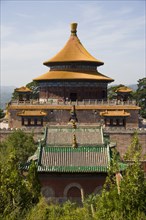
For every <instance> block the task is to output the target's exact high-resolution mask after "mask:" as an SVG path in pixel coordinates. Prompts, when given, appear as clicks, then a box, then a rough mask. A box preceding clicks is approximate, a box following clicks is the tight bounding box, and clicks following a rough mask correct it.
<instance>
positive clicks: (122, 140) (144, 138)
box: [104, 129, 146, 157]
mask: <svg viewBox="0 0 146 220" xmlns="http://www.w3.org/2000/svg"><path fill="white" fill-rule="evenodd" d="M134 131H137V133H138V137H139V142H140V144H141V146H142V154H143V155H146V129H141V130H140V129H137V130H136V129H131V130H130V129H128V130H127V129H126V130H119V129H113V130H105V131H104V133H105V134H108V135H109V136H110V141H111V142H116V144H117V149H118V151H119V152H120V155H121V157H123V155H124V154H125V152H126V150H127V148H128V146H129V145H130V144H131V141H132V138H133V134H134Z"/></svg>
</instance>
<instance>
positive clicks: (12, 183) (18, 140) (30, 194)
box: [0, 131, 40, 219]
mask: <svg viewBox="0 0 146 220" xmlns="http://www.w3.org/2000/svg"><path fill="white" fill-rule="evenodd" d="M23 147H24V148H25V149H23ZM33 147H34V145H33V140H32V137H31V135H26V134H24V132H22V131H17V132H14V133H13V134H11V135H10V136H9V137H8V139H7V141H5V142H3V143H1V144H0V201H1V203H0V219H9V218H10V219H23V216H24V215H25V214H26V212H27V211H28V210H29V209H31V207H32V206H34V205H35V204H36V203H37V202H38V201H39V196H40V185H39V181H38V177H37V170H36V166H35V164H34V163H32V164H31V165H30V168H29V171H28V176H23V175H22V171H21V169H20V167H21V166H20V163H21V162H23V161H25V158H27V157H28V156H30V155H31V154H32V153H33V151H34V148H33ZM29 148H30V149H29ZM25 151H27V152H25Z"/></svg>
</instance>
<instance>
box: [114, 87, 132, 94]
mask: <svg viewBox="0 0 146 220" xmlns="http://www.w3.org/2000/svg"><path fill="white" fill-rule="evenodd" d="M116 92H122V93H123V92H124V93H127V92H132V89H131V88H128V87H127V86H122V87H119V88H118V89H117V90H116Z"/></svg>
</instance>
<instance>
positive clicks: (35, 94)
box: [26, 81, 39, 99]
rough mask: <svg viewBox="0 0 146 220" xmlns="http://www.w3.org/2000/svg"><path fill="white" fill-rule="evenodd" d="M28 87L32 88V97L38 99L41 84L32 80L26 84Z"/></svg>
mask: <svg viewBox="0 0 146 220" xmlns="http://www.w3.org/2000/svg"><path fill="white" fill-rule="evenodd" d="M26 87H28V88H29V89H31V90H32V95H31V98H32V99H38V98H39V86H38V83H37V82H36V81H32V82H30V83H28V84H26Z"/></svg>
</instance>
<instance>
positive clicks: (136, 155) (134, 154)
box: [124, 132, 142, 161]
mask: <svg viewBox="0 0 146 220" xmlns="http://www.w3.org/2000/svg"><path fill="white" fill-rule="evenodd" d="M141 151H142V147H141V144H140V143H139V139H138V134H137V132H135V133H134V134H133V138H132V142H131V144H130V145H129V147H128V149H127V152H126V154H125V156H124V159H125V160H134V161H135V160H138V159H140V158H141Z"/></svg>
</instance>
